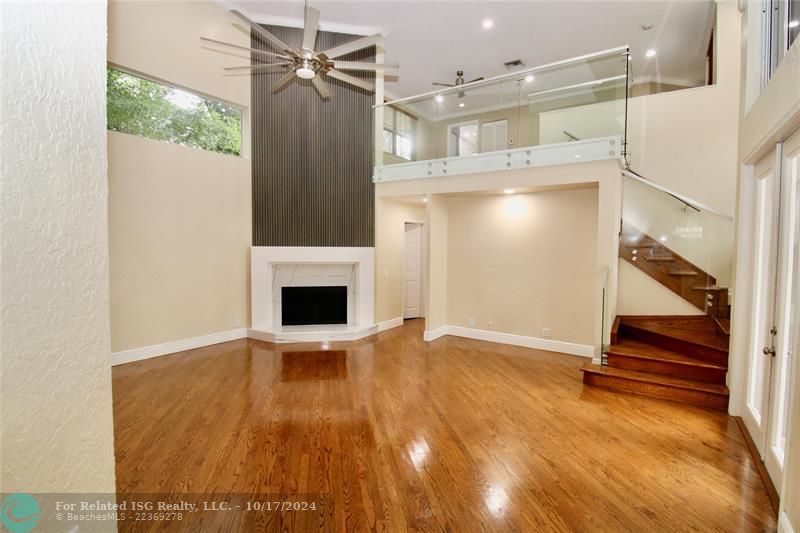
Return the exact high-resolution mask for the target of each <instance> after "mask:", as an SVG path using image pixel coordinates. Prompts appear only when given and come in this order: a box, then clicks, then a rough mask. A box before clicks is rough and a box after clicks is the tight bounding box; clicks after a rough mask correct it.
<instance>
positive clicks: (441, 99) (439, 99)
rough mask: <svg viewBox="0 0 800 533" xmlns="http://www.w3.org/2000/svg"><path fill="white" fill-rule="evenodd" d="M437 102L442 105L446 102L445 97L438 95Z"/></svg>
mask: <svg viewBox="0 0 800 533" xmlns="http://www.w3.org/2000/svg"><path fill="white" fill-rule="evenodd" d="M436 101H437V102H439V103H440V104H441V103H442V102H444V96H442V95H441V94H437V95H436Z"/></svg>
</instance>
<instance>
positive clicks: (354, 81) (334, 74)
mask: <svg viewBox="0 0 800 533" xmlns="http://www.w3.org/2000/svg"><path fill="white" fill-rule="evenodd" d="M328 76H330V77H331V78H336V79H337V80H339V81H343V82H345V83H349V84H350V85H355V86H356V87H361V88H362V89H365V90H367V91H374V90H375V86H374V85H373V84H371V83H370V82H368V81H364V80H360V79H358V78H354V77H353V76H350V75H349V74H345V73H344V72H339V71H338V70H329V71H328Z"/></svg>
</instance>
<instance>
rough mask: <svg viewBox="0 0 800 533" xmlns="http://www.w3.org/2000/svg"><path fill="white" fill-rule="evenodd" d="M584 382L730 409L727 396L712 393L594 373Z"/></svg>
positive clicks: (584, 378)
mask: <svg viewBox="0 0 800 533" xmlns="http://www.w3.org/2000/svg"><path fill="white" fill-rule="evenodd" d="M583 382H584V383H585V384H587V385H593V386H595V387H604V388H607V389H612V390H621V391H625V392H632V393H635V394H642V395H644V396H650V397H653V398H661V399H663V400H672V401H676V402H682V403H688V404H692V405H697V406H700V407H709V408H712V409H727V408H728V397H727V396H723V395H719V394H713V393H710V392H704V391H698V390H689V389H683V388H677V387H670V386H668V385H662V384H657V383H644V382H641V381H636V380H631V379H625V378H621V377H618V376H604V375H601V374H595V373H592V372H584V373H583Z"/></svg>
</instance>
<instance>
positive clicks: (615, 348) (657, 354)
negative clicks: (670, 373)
mask: <svg viewBox="0 0 800 533" xmlns="http://www.w3.org/2000/svg"><path fill="white" fill-rule="evenodd" d="M606 353H610V354H617V355H624V356H627V357H636V358H639V359H647V360H650V361H667V362H671V363H679V364H684V365H691V366H698V367H704V368H716V369H720V370H727V367H726V366H725V365H718V364H714V363H711V362H708V361H702V360H700V359H696V358H693V357H691V356H687V355H683V354H681V353H678V352H675V351H673V350H667V349H664V348H659V347H658V346H653V345H652V344H647V343H644V342H639V341H635V340H630V339H622V341H621V342H620V343H619V344H612V345H611V346H609V347H608V349H607V350H606Z"/></svg>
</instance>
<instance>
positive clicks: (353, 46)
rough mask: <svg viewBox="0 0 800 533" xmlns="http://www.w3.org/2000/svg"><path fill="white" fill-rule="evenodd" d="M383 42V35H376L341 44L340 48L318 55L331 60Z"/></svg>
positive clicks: (336, 47) (330, 49) (335, 47)
mask: <svg viewBox="0 0 800 533" xmlns="http://www.w3.org/2000/svg"><path fill="white" fill-rule="evenodd" d="M382 40H383V35H381V34H380V33H376V34H375V35H370V36H369V37H362V38H360V39H356V40H355V41H350V42H349V43H344V44H340V45H339V46H334V47H333V48H329V49H328V50H325V51H324V52H320V53H319V54H317V55H323V54H324V55H325V57H327V58H329V59H333V58H334V57H339V56H343V55H345V54H349V53H350V52H355V51H356V50H363V49H364V48H367V47H369V46H373V45H376V44H378V43H380V42H381V41H382Z"/></svg>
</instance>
